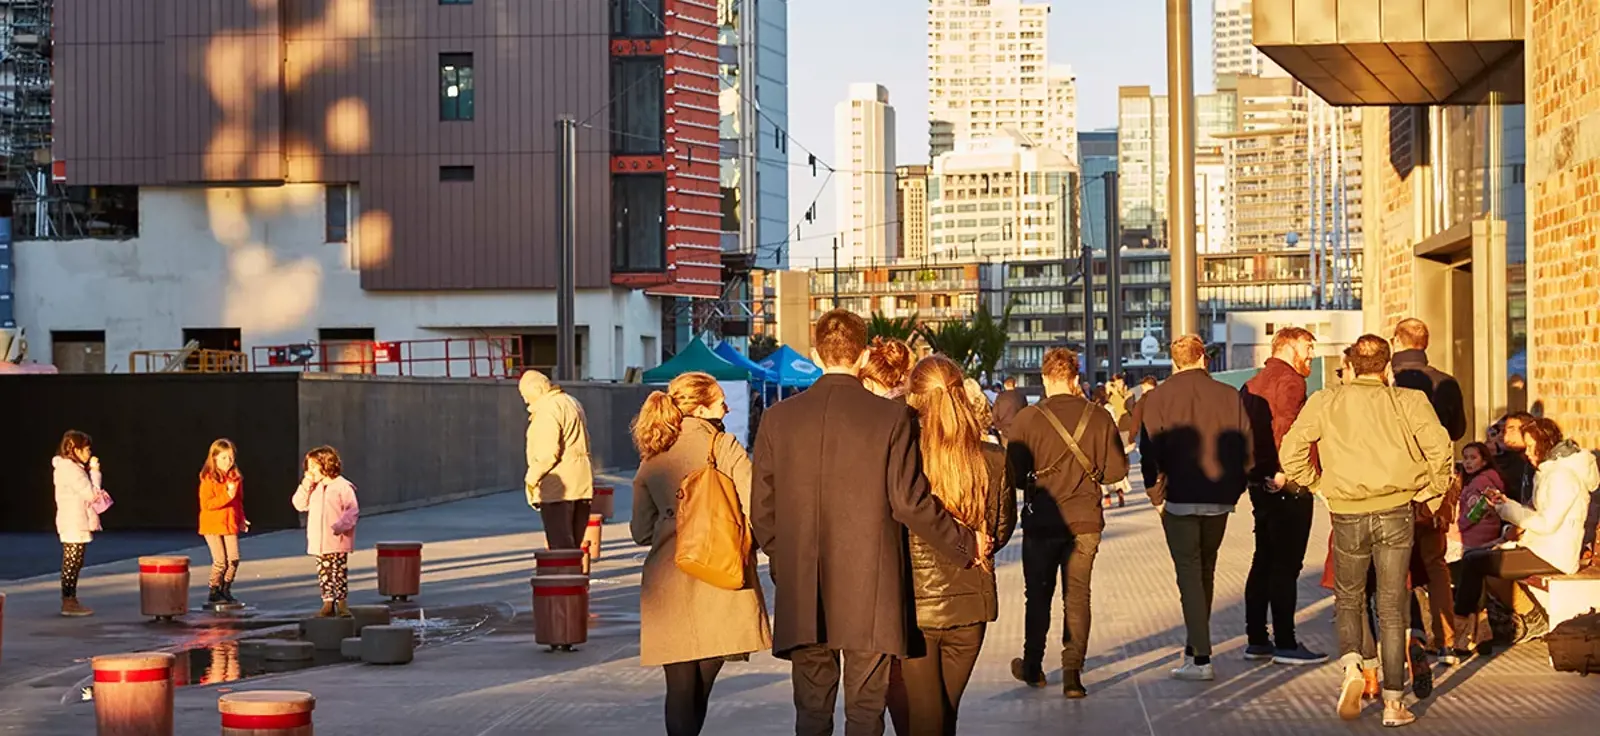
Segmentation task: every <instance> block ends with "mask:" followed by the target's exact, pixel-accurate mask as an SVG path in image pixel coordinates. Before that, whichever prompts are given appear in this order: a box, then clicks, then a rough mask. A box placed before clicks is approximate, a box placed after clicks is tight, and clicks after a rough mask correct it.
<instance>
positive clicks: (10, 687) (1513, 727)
mask: <svg viewBox="0 0 1600 736" xmlns="http://www.w3.org/2000/svg"><path fill="white" fill-rule="evenodd" d="M618 487H619V488H620V489H625V488H626V487H627V486H626V483H625V482H619V483H618ZM626 495H627V494H626V493H622V494H619V499H618V500H619V501H622V502H624V503H623V504H622V505H623V506H625V505H626V504H625V500H626ZM1129 501H1130V506H1129V507H1128V508H1126V509H1120V510H1114V511H1112V512H1110V514H1109V516H1110V518H1109V527H1108V529H1107V532H1106V537H1105V542H1104V543H1103V544H1102V546H1101V554H1100V558H1099V560H1098V562H1097V565H1096V574H1095V590H1094V607H1095V612H1096V618H1095V627H1094V633H1093V636H1092V638H1091V647H1090V662H1089V671H1088V672H1087V673H1086V676H1085V680H1086V684H1087V685H1088V687H1089V689H1090V691H1091V695H1090V697H1089V698H1088V699H1087V700H1083V701H1075V702H1068V701H1066V700H1064V699H1062V698H1061V696H1060V691H1059V689H1058V688H1057V687H1054V686H1053V687H1051V688H1049V689H1045V690H1026V689H1023V688H1020V687H1018V686H1017V685H1016V684H1015V683H1013V682H1012V681H1011V679H1010V675H1009V672H1008V666H1009V662H1010V659H1011V658H1012V657H1013V656H1016V654H1017V653H1018V651H1019V650H1020V646H1021V638H1022V609H1021V600H1022V592H1021V589H1022V575H1021V569H1020V563H1019V561H1018V557H1019V554H1020V549H1021V548H1020V544H1019V543H1018V542H1013V543H1012V545H1011V546H1010V547H1008V548H1007V549H1006V550H1004V551H1003V552H1002V554H1001V555H1000V565H999V573H1000V586H1001V600H1002V605H1001V620H1000V621H999V622H997V623H995V624H993V625H992V626H991V628H990V629H989V635H988V641H987V643H986V645H985V647H984V652H983V655H982V657H981V659H980V661H979V666H978V668H977V671H976V672H975V674H974V679H973V682H972V685H971V687H970V688H969V689H968V691H967V695H966V699H965V701H964V702H963V706H964V707H963V711H962V718H961V724H962V725H961V732H962V733H971V734H1011V733H1020V732H1031V731H1039V732H1047V733H1051V732H1061V733H1089V734H1146V733H1148V734H1181V735H1183V736H1198V735H1200V734H1257V733H1259V734H1295V735H1296V736H1303V735H1309V734H1344V733H1375V732H1377V731H1379V723H1378V718H1377V712H1376V708H1369V710H1368V711H1367V713H1366V714H1365V716H1364V718H1363V720H1362V721H1359V722H1357V723H1355V724H1345V723H1342V722H1340V721H1338V720H1337V719H1336V718H1334V716H1333V715H1332V698H1333V693H1334V688H1335V687H1336V685H1337V680H1338V673H1337V671H1336V668H1335V667H1333V666H1332V665H1328V666H1321V667H1302V668H1290V667H1282V666H1274V665H1257V664H1254V663H1247V662H1244V661H1243V660H1242V659H1241V658H1240V654H1241V651H1242V649H1243V646H1244V641H1243V625H1244V613H1243V603H1242V593H1243V589H1244V578H1245V574H1246V572H1247V568H1248V565H1249V558H1250V553H1251V549H1252V540H1251V535H1250V519H1249V514H1248V509H1244V510H1242V511H1241V513H1240V514H1237V515H1235V516H1234V517H1233V518H1232V520H1231V525H1230V527H1229V530H1228V536H1227V541H1226V543H1225V544H1224V547H1223V550H1222V556H1221V560H1220V562H1219V570H1218V581H1217V611H1216V615H1215V620H1214V623H1213V626H1214V637H1215V638H1216V639H1217V643H1218V646H1217V657H1216V660H1215V661H1216V663H1217V670H1218V679H1217V681H1216V682H1212V683H1182V682H1175V681H1172V680H1170V679H1168V678H1167V676H1166V671H1167V670H1168V669H1170V668H1171V667H1173V666H1175V664H1176V663H1177V660H1178V657H1179V654H1180V651H1181V647H1182V641H1183V630H1182V624H1181V616H1180V612H1179V607H1178V602H1177V591H1176V587H1175V585H1174V583H1173V580H1172V577H1173V576H1172V566H1171V562H1170V560H1169V559H1168V557H1167V555H1166V550H1165V546H1164V543H1163V539H1162V535H1161V531H1160V526H1159V523H1158V519H1157V517H1156V515H1155V512H1154V510H1153V509H1151V508H1150V507H1149V506H1148V505H1145V504H1143V499H1142V497H1140V496H1134V497H1130V499H1129ZM1135 502H1137V503H1135ZM619 511H621V512H624V513H625V509H620V510H619ZM536 530H537V519H536V517H535V515H534V514H532V513H531V512H530V511H529V510H528V509H527V507H526V506H525V505H524V504H523V503H522V500H521V495H520V494H503V495H499V496H493V497H488V498H482V499H475V500H470V501H463V502H459V503H455V504H449V505H446V506H439V507H434V508H429V509H419V510H414V511H408V512H403V513H397V514H390V515H385V516H379V517H373V518H369V519H367V520H364V521H363V522H362V524H361V528H360V539H359V540H358V546H360V547H363V548H365V549H366V550H367V551H365V552H361V553H358V554H357V555H355V556H354V557H353V559H352V576H351V586H352V591H353V594H352V598H353V600H354V602H357V603H359V602H364V601H366V602H371V601H374V600H375V599H376V593H375V590H374V587H373V585H374V584H373V564H374V558H373V554H372V552H371V551H370V550H371V546H372V543H373V542H376V541H380V540H383V539H420V540H422V541H425V542H427V544H428V546H427V553H426V561H425V567H424V574H425V580H424V584H423V585H424V587H423V592H422V596H421V598H420V601H419V604H420V605H421V606H423V610H424V612H425V613H426V612H427V611H430V610H431V611H434V612H436V613H437V612H441V611H448V610H450V609H451V608H452V607H457V606H462V605H466V604H492V603H497V602H498V603H501V604H503V605H499V606H496V607H493V609H492V610H496V611H499V613H498V614H496V615H494V616H493V617H492V618H491V619H490V620H488V621H487V622H486V623H484V625H483V626H481V627H480V628H478V629H476V630H475V631H474V632H472V633H471V634H468V635H467V636H466V637H465V638H463V639H456V640H448V641H443V642H430V643H429V644H427V645H425V646H423V647H422V648H420V649H418V652H417V659H416V661H415V662H414V663H413V664H411V665H408V666H402V667H373V666H363V665H343V664H339V665H330V666H325V667H318V668H314V669H309V670H303V671H299V672H290V673H285V674H276V675H268V676H264V677H260V678H253V679H249V680H246V681H243V682H239V683H234V684H231V685H224V686H191V687H184V688H181V689H179V691H178V694H177V722H178V728H177V732H178V733H179V734H183V735H185V736H187V735H188V734H207V733H216V732H217V729H218V726H217V715H216V706H215V703H216V698H217V695H218V693H219V692H221V691H224V690H227V689H230V688H231V689H298V690H306V691H310V692H312V693H314V694H316V696H317V698H318V707H317V711H316V722H317V726H318V730H319V732H322V733H329V734H351V733H360V732H371V733H387V734H406V735H417V736H422V735H426V734H439V735H441V736H509V735H510V734H535V733H536V734H584V735H596V736H598V735H603V734H619V735H620V734H627V735H628V736H637V735H638V734H645V733H660V732H661V725H660V723H661V720H660V713H661V697H662V692H663V685H662V682H661V677H660V674H659V671H658V670H654V669H645V668H641V667H639V666H638V664H637V662H638V660H637V654H638V631H637V621H638V616H637V613H638V593H637V585H638V571H639V563H640V561H642V559H643V558H642V554H643V550H642V549H640V548H638V547H634V546H632V545H628V544H621V543H618V544H609V545H608V547H607V549H606V559H605V560H603V561H602V562H601V563H600V565H599V566H598V567H597V569H596V571H595V583H594V586H593V589H594V592H593V608H594V610H595V612H597V613H598V615H599V618H598V620H597V621H596V624H595V626H594V628H593V630H592V632H591V639H590V642H589V644H588V645H587V646H584V647H582V648H581V649H580V651H578V652H575V653H570V654H567V653H548V652H545V651H544V650H543V649H542V648H540V647H537V646H536V645H535V644H534V642H533V635H532V625H531V621H530V620H529V616H528V610H529V601H528V585H527V582H526V578H527V576H528V574H529V570H530V568H531V567H532V555H531V553H530V552H529V550H531V549H532V548H533V547H534V546H535V545H537V544H539V542H540V536H539V534H538V532H537V531H536ZM606 534H607V538H608V539H620V538H622V537H623V536H625V535H626V526H625V525H624V524H621V523H613V524H611V525H609V526H608V527H607V528H606ZM1326 535H1327V524H1326V519H1325V516H1323V517H1322V518H1319V520H1318V524H1317V528H1316V530H1315V531H1314V532H1313V537H1312V538H1313V544H1312V545H1311V547H1312V551H1311V553H1310V554H1308V557H1309V558H1311V559H1309V560H1308V564H1307V569H1306V571H1305V573H1304V574H1303V576H1302V578H1301V591H1302V612H1301V621H1302V626H1301V633H1302V638H1303V639H1304V640H1305V641H1306V643H1307V644H1309V645H1310V646H1311V647H1313V648H1317V649H1322V650H1332V649H1334V648H1335V642H1334V638H1333V633H1332V626H1331V610H1332V609H1331V605H1332V599H1331V596H1330V595H1329V594H1328V593H1327V592H1326V591H1323V590H1322V589H1320V588H1318V587H1317V586H1316V579H1317V576H1318V573H1319V572H1320V569H1321V567H1320V566H1321V553H1322V549H1323V548H1322V546H1321V541H1322V540H1324V539H1326ZM3 541H4V540H3V539H0V543H3ZM303 543H304V542H303V536H302V535H298V534H294V533H279V534H271V535H264V536H260V537H252V538H250V539H247V540H246V542H245V546H244V553H245V556H246V563H245V567H244V573H245V575H244V580H243V581H242V584H241V585H240V586H239V590H238V592H239V594H240V595H241V597H242V598H245V599H246V600H249V601H250V602H252V603H253V604H255V605H256V606H257V608H258V609H259V610H260V611H261V612H262V614H261V615H262V618H274V617H277V618H279V619H280V620H285V621H286V620H289V619H290V617H291V616H292V615H297V614H298V613H299V612H302V611H305V610H308V609H309V608H311V607H313V606H314V600H313V599H314V598H315V583H314V577H313V573H312V566H311V564H310V563H309V561H308V560H307V558H305V557H303V556H301V555H300V553H301V552H302V547H303ZM189 554H191V555H192V556H193V557H194V560H195V563H196V565H195V566H196V567H197V568H199V567H200V566H202V565H204V564H205V559H206V558H205V553H204V550H203V549H192V550H190V551H189ZM133 570H134V566H133V565H132V564H131V563H129V562H121V563H114V564H111V565H105V566H100V567H97V568H92V569H91V570H89V571H88V572H87V573H86V575H85V582H84V587H83V593H82V594H83V596H84V599H85V601H86V602H88V603H89V604H90V605H93V606H95V607H96V608H97V610H98V612H99V613H98V615H96V616H95V617H94V618H91V619H86V620H67V619H61V618H59V617H55V616H53V615H51V614H52V613H53V609H52V607H53V606H54V605H55V604H56V595H57V593H56V589H55V582H54V580H53V578H49V577H44V578H34V579H30V580H27V581H18V582H13V583H7V584H5V590H6V592H7V594H8V595H9V596H10V599H9V601H8V602H7V606H6V622H5V648H4V653H3V655H0V656H3V658H0V732H3V733H18V734H29V735H30V736H31V735H34V734H37V735H39V736H54V735H56V734H61V735H63V736H64V735H66V734H85V733H91V732H92V731H93V729H94V726H93V720H94V717H93V710H92V706H91V705H89V704H85V703H81V702H76V701H78V700H79V697H78V688H79V686H80V684H82V681H83V680H84V679H85V678H86V677H87V675H88V674H89V673H88V667H87V664H86V660H85V659H84V658H86V657H88V656H91V655H93V654H100V653H108V652H113V651H127V650H140V649H180V648H184V647H187V646H192V645H194V644H196V643H210V642H213V641H217V640H221V639H227V638H230V637H234V636H238V635H240V634H239V632H237V631H235V630H233V629H227V628H222V627H219V626H216V625H214V624H213V623H212V619H211V618H210V617H208V616H206V615H203V614H195V615H192V616H190V617H188V618H189V621H188V624H187V625H186V626H175V627H160V626H154V625H151V624H147V623H144V622H143V621H141V620H140V619H139V617H138V616H137V600H136V582H135V576H134V574H133ZM196 584H197V585H203V583H200V582H199V581H198V580H197V581H196ZM484 610H490V609H484ZM1055 626H1056V629H1054V631H1055V632H1059V630H1060V629H1059V626H1060V621H1059V612H1058V613H1057V621H1056V622H1055ZM1054 657H1055V652H1051V653H1050V655H1049V656H1048V657H1047V659H1053V658H1054ZM1437 672H1438V679H1439V685H1438V688H1437V690H1436V693H1435V694H1434V696H1433V697H1432V698H1430V699H1428V700H1426V701H1423V703H1422V704H1420V705H1419V706H1418V711H1419V713H1421V714H1422V716H1423V717H1422V720H1420V721H1419V722H1418V724H1417V725H1415V726H1412V727H1410V728H1409V729H1407V732H1410V733H1418V734H1445V733H1449V734H1484V735H1485V736H1490V735H1493V736H1506V735H1507V734H1533V733H1537V734H1540V736H1560V735H1564V734H1593V733H1595V732H1596V729H1595V726H1594V723H1596V722H1597V721H1600V680H1597V679H1590V678H1580V677H1577V676H1573V675H1562V674H1557V673H1555V672H1552V671H1551V670H1550V669H1549V667H1548V665H1547V663H1546V658H1545V654H1544V652H1543V651H1542V647H1541V646H1538V645H1534V646H1523V647H1518V648H1515V649H1512V650H1510V651H1508V652H1505V653H1502V654H1499V655H1497V656H1495V657H1492V658H1488V659H1481V660H1476V661H1472V662H1470V663H1468V664H1467V665H1465V666H1462V667H1459V668H1454V669H1452V670H1438V671H1437ZM1057 677H1058V675H1057V673H1051V678H1052V684H1053V685H1054V683H1055V682H1056V681H1057ZM789 698H790V691H789V682H788V677H787V670H786V667H785V665H784V663H782V662H779V661H778V660H775V659H773V658H772V657H771V656H769V655H765V654H762V655H757V656H756V657H754V658H753V660H752V661H751V662H750V663H748V664H731V665H729V666H728V667H726V668H724V670H723V674H722V677H721V679H720V680H719V681H718V683H717V687H716V691H715V694H714V696H713V701H712V706H711V713H710V717H709V723H708V725H707V728H706V733H708V734H784V733H791V732H792V724H793V710H792V707H791V706H790V704H789V703H790V701H789ZM63 703H65V704H63ZM838 722H839V724H840V732H841V733H842V724H843V719H842V715H841V717H840V718H839V719H838Z"/></svg>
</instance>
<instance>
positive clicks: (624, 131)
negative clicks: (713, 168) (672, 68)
mask: <svg viewBox="0 0 1600 736" xmlns="http://www.w3.org/2000/svg"><path fill="white" fill-rule="evenodd" d="M661 70H662V65H661V58H660V57H633V58H623V57H619V58H617V59H614V60H612V62H611V89H613V90H616V99H615V101H613V102H612V103H611V152H612V153H616V154H621V155H656V154H659V153H661V152H662V149H663V148H664V145H663V143H662V138H663V135H664V132H665V128H666V120H665V116H664V113H665V106H664V103H665V101H666V92H665V91H664V90H663V88H662V71H661ZM699 155H700V157H701V158H705V159H709V158H711V157H713V156H715V155H717V154H716V153H715V152H714V151H705V152H702V153H700V154H699Z"/></svg>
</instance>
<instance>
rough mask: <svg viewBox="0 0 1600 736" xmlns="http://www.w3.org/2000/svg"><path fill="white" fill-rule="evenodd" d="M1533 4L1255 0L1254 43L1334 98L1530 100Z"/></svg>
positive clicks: (1365, 101)
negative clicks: (1526, 41) (1527, 25)
mask: <svg viewBox="0 0 1600 736" xmlns="http://www.w3.org/2000/svg"><path fill="white" fill-rule="evenodd" d="M1524 2H1525V0H1255V6H1254V18H1253V33H1254V42H1255V45H1256V47H1257V48H1259V49H1261V51H1262V53H1264V54H1266V55H1267V56H1268V57H1270V58H1271V59H1272V60H1273V61H1275V62H1277V63H1278V65H1279V66H1281V67H1283V68H1284V70H1285V71H1287V72H1289V74H1291V75H1293V76H1294V77H1295V78H1296V79H1298V80H1300V82H1301V83H1302V84H1304V85H1306V87H1308V88H1310V89H1311V91H1313V92H1315V93H1317V95H1318V96H1320V97H1322V98H1323V99H1324V100H1327V101H1328V102H1329V103H1331V104H1334V105H1341V106H1361V105H1438V104H1461V103H1472V102H1478V101H1481V100H1482V99H1483V98H1485V97H1486V96H1488V95H1489V94H1490V93H1498V94H1499V95H1500V96H1501V100H1502V101H1504V102H1507V103H1518V102H1521V101H1522V99H1523V96H1524V91H1523V90H1524V81H1523V69H1522V53H1523V16H1524V12H1525V6H1524Z"/></svg>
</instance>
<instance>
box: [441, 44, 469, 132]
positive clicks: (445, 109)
mask: <svg viewBox="0 0 1600 736" xmlns="http://www.w3.org/2000/svg"><path fill="white" fill-rule="evenodd" d="M439 119H440V120H471V119H472V54H439Z"/></svg>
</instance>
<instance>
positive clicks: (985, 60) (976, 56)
mask: <svg viewBox="0 0 1600 736" xmlns="http://www.w3.org/2000/svg"><path fill="white" fill-rule="evenodd" d="M1049 15H1050V5H1049V3H1047V2H1032V1H1031V0H930V2H929V3H928V25H927V28H928V30H927V33H928V123H929V141H928V145H929V158H930V159H937V158H938V157H939V156H940V155H942V154H944V153H948V152H950V151H953V150H957V149H958V148H959V147H960V146H962V145H963V142H964V141H967V140H970V139H976V138H986V137H990V136H995V135H999V134H1002V133H1006V132H1011V133H1019V134H1021V135H1023V136H1025V137H1026V138H1027V139H1028V140H1029V141H1030V142H1031V143H1034V144H1036V145H1043V146H1048V147H1052V148H1054V149H1055V150H1056V151H1057V152H1059V153H1061V154H1063V155H1067V156H1069V157H1073V158H1075V154H1074V153H1073V152H1072V149H1073V147H1075V146H1076V139H1075V130H1074V128H1075V126H1076V89H1075V85H1076V82H1075V81H1074V80H1073V79H1072V77H1071V72H1070V70H1069V69H1066V68H1064V67H1057V68H1052V67H1050V66H1049V63H1048V59H1047V56H1048V49H1049V23H1048V21H1049Z"/></svg>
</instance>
